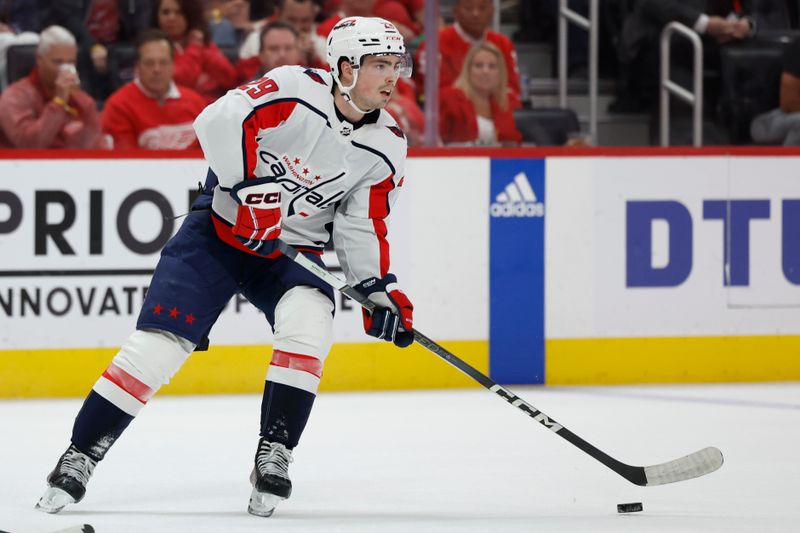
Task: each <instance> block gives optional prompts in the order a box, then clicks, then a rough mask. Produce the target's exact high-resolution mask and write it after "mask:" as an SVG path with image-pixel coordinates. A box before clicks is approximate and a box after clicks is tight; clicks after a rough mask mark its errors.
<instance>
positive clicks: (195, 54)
mask: <svg viewBox="0 0 800 533" xmlns="http://www.w3.org/2000/svg"><path fill="white" fill-rule="evenodd" d="M153 26H154V27H158V28H160V29H161V30H162V31H164V33H166V34H167V35H168V36H169V37H170V39H172V42H173V43H174V45H175V74H174V80H175V83H177V84H179V85H185V86H187V87H189V88H192V89H194V90H195V91H197V92H199V93H200V94H201V95H203V96H204V97H206V98H207V99H208V101H209V102H213V101H214V100H216V99H217V98H218V97H220V96H222V95H223V94H225V92H226V91H228V89H232V88H233V87H234V86H235V85H236V69H235V68H234V67H233V65H232V64H231V62H230V61H229V60H228V59H227V58H226V57H225V55H224V54H223V53H222V52H221V51H220V49H219V48H218V47H217V45H216V44H214V43H213V42H210V39H209V30H208V23H207V22H206V19H205V14H204V11H203V3H202V0H156V1H155V3H154V9H153Z"/></svg>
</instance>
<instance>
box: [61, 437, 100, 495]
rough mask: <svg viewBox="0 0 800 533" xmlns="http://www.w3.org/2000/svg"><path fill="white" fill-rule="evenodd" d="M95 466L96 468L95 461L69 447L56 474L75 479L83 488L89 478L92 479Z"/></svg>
mask: <svg viewBox="0 0 800 533" xmlns="http://www.w3.org/2000/svg"><path fill="white" fill-rule="evenodd" d="M95 466H97V462H96V461H95V460H93V459H92V458H91V457H89V456H88V455H86V454H83V453H81V452H79V451H78V449H77V448H75V447H74V446H70V447H69V449H68V450H67V451H66V452H65V453H64V457H63V459H62V461H61V464H60V465H59V467H58V472H59V474H65V475H67V476H69V477H71V478H75V479H77V480H78V481H79V482H80V483H81V485H84V486H85V485H86V484H87V483H88V482H89V478H90V477H92V473H94V467H95Z"/></svg>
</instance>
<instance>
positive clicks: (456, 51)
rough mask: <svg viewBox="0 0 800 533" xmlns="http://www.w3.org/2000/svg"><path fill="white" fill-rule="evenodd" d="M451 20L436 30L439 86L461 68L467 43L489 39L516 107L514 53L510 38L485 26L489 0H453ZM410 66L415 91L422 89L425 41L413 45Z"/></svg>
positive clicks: (445, 84)
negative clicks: (414, 52)
mask: <svg viewBox="0 0 800 533" xmlns="http://www.w3.org/2000/svg"><path fill="white" fill-rule="evenodd" d="M453 14H454V15H455V19H456V20H455V23H454V24H452V25H450V26H446V27H445V28H442V29H441V30H439V87H450V86H451V85H452V84H453V82H454V81H455V80H456V78H457V77H458V76H459V73H460V72H461V70H462V69H461V67H462V64H463V63H464V58H465V56H466V55H467V52H468V51H469V49H470V47H471V46H472V45H473V44H475V43H478V42H484V41H486V42H490V43H492V44H493V45H495V46H496V47H497V48H498V49H499V50H500V51H501V53H502V55H503V59H504V61H505V70H506V72H508V88H509V91H510V95H509V96H510V101H511V107H514V108H516V107H519V105H520V101H519V95H520V86H519V69H518V68H517V53H516V51H515V50H514V45H513V43H512V42H511V39H509V38H508V37H506V36H505V35H503V34H502V33H498V32H495V31H492V30H490V29H489V26H490V25H491V23H492V17H494V2H493V0H456V4H455V6H454V8H453ZM415 63H416V64H417V65H419V68H415V69H414V74H415V78H416V82H417V87H416V89H417V94H418V95H419V96H420V97H421V96H422V94H423V93H424V91H425V83H424V79H423V74H424V71H425V69H426V67H425V43H422V44H421V45H420V47H419V48H418V49H417V59H416V61H415Z"/></svg>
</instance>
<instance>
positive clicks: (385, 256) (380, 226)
mask: <svg viewBox="0 0 800 533" xmlns="http://www.w3.org/2000/svg"><path fill="white" fill-rule="evenodd" d="M372 227H373V228H375V235H377V236H378V249H379V253H380V269H381V277H384V276H385V275H386V274H388V273H389V241H388V240H387V239H386V234H387V233H388V231H389V230H388V229H387V228H386V222H384V221H383V220H382V219H377V218H376V219H373V220H372Z"/></svg>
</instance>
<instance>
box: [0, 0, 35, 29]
mask: <svg viewBox="0 0 800 533" xmlns="http://www.w3.org/2000/svg"><path fill="white" fill-rule="evenodd" d="M43 1H44V0H0V25H4V26H6V27H7V31H10V32H12V33H24V32H33V33H39V32H40V31H41V30H42V23H43V21H42V6H41V3H42V2H43Z"/></svg>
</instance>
